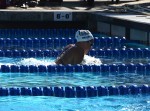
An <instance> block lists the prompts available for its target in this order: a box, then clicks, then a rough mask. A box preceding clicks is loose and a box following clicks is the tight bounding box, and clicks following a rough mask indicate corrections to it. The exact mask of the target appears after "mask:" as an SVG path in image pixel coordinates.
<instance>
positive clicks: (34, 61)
mask: <svg viewBox="0 0 150 111" xmlns="http://www.w3.org/2000/svg"><path fill="white" fill-rule="evenodd" d="M17 65H27V66H28V65H36V66H38V65H56V64H55V62H54V61H52V60H51V59H50V60H48V59H41V60H38V59H36V58H25V59H22V60H21V61H19V62H18V63H17Z"/></svg>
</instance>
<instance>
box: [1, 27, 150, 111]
mask: <svg viewBox="0 0 150 111" xmlns="http://www.w3.org/2000/svg"><path fill="white" fill-rule="evenodd" d="M16 31H17V32H16ZM53 31H54V30H53ZM2 32H4V33H1V35H0V37H3V38H6V36H7V37H10V38H12V37H16V38H18V37H19V38H20V37H26V38H27V37H31V38H32V37H47V38H48V37H50V35H51V36H54V37H56V36H57V34H55V33H51V32H52V31H50V30H42V31H41V30H32V29H31V30H26V29H19V30H15V29H13V30H11V29H10V30H7V29H6V30H4V31H3V29H2ZM20 32H21V33H20ZM29 32H30V33H29ZM54 32H55V31H54ZM74 32H75V31H73V33H72V32H71V33H68V35H66V33H63V34H64V35H63V36H62V34H61V36H60V34H59V36H57V37H74ZM70 34H71V35H70ZM94 36H96V37H103V36H105V37H108V36H106V35H103V34H94ZM5 45H6V44H5ZM126 45H127V47H135V48H138V47H141V48H145V47H146V46H141V45H139V44H136V45H135V44H134V43H131V44H126ZM6 46H7V45H6ZM32 47H33V46H32ZM5 48H7V49H8V48H10V50H11V49H12V47H3V46H2V48H1V49H5ZM17 48H18V46H17ZM19 48H20V46H19ZM29 48H31V47H29ZM39 48H40V47H38V48H37V49H39ZM96 48H97V49H99V47H96ZM105 48H108V47H105ZM105 48H104V49H105ZM109 48H110V47H109ZM117 48H118V47H117ZM110 49H111V48H110ZM55 59H56V58H55V57H42V58H11V57H0V65H12V64H15V65H55V63H54V60H55ZM86 60H87V61H88V60H90V61H88V62H85V63H84V64H85V65H87V64H88V65H89V64H90V65H92V64H98V65H100V64H102V63H103V64H104V63H106V64H120V63H125V64H126V63H139V62H142V63H149V59H145V58H144V59H131V60H129V59H123V60H122V59H121V60H119V59H118V58H111V59H110V58H100V57H98V58H96V56H95V57H89V56H87V58H86ZM93 61H94V62H93ZM95 61H96V62H95ZM134 84H135V85H138V86H140V85H143V84H148V85H150V75H149V74H145V73H140V74H139V73H118V72H117V73H110V72H109V73H108V72H107V73H102V72H68V73H62V72H53V73H48V72H47V73H38V72H37V73H2V72H0V87H7V88H11V87H44V86H52V87H53V86H62V87H65V86H85V87H86V86H113V85H115V86H120V85H127V86H128V85H129V86H130V85H134ZM93 109H94V110H95V111H149V110H150V96H149V95H148V94H147V95H144V94H136V95H130V94H129V95H118V96H101V97H92V98H90V97H88V98H65V97H53V96H36V97H35V96H1V97H0V111H27V110H29V111H39V110H40V111H91V110H93Z"/></svg>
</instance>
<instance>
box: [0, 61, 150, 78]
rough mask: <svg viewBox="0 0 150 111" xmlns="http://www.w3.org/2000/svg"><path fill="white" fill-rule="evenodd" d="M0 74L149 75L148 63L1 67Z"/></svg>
mask: <svg viewBox="0 0 150 111" xmlns="http://www.w3.org/2000/svg"><path fill="white" fill-rule="evenodd" d="M0 71H1V72H2V73H9V72H10V73H38V72H46V73H49V72H52V73H57V72H64V73H65V72H98V73H100V72H101V73H107V74H110V73H115V74H116V75H117V74H121V73H137V74H143V75H146V74H148V75H149V72H150V63H148V64H142V63H138V64H133V63H129V64H110V65H108V64H102V65H79V64H77V65H65V66H64V65H47V66H46V65H38V66H36V65H29V66H26V65H1V66H0Z"/></svg>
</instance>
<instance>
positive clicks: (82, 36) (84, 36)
mask: <svg viewBox="0 0 150 111" xmlns="http://www.w3.org/2000/svg"><path fill="white" fill-rule="evenodd" d="M75 38H76V39H77V42H84V41H89V40H92V39H94V37H93V35H92V33H91V32H90V31H89V30H78V31H77V32H76V34H75Z"/></svg>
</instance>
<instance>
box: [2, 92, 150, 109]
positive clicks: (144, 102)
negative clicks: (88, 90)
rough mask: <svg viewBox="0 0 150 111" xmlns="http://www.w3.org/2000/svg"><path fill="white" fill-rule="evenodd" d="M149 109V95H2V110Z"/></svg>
mask: <svg viewBox="0 0 150 111" xmlns="http://www.w3.org/2000/svg"><path fill="white" fill-rule="evenodd" d="M27 110H28V111H37V110H38V111H91V110H94V111H149V110H150V96H149V95H132V96H131V95H128V96H107V97H94V98H58V97H45V96H37V97H33V96H32V97H28V96H19V97H18V96H17V97H16V96H11V97H10V96H8V97H1V99H0V111H27Z"/></svg>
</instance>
